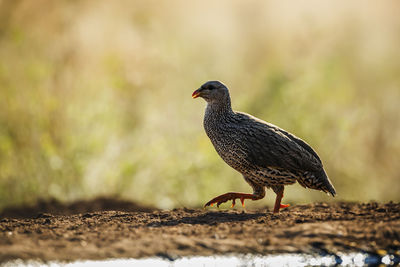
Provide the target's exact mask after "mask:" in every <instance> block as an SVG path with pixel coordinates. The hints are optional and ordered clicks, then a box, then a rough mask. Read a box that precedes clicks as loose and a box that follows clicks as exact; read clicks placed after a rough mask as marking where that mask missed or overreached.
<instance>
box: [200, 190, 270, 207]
mask: <svg viewBox="0 0 400 267" xmlns="http://www.w3.org/2000/svg"><path fill="white" fill-rule="evenodd" d="M261 198H262V197H261ZM236 199H240V202H242V206H244V200H245V199H251V200H257V199H260V197H259V196H257V195H253V194H245V193H236V192H229V193H225V194H223V195H220V196H217V197H215V198H213V199H211V200H210V201H208V202H207V203H206V204H205V205H204V207H207V206H211V207H212V206H213V205H214V204H217V207H219V205H221V204H222V203H224V202H227V201H228V200H232V208H233V207H234V206H235V200H236Z"/></svg>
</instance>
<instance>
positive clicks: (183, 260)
mask: <svg viewBox="0 0 400 267" xmlns="http://www.w3.org/2000/svg"><path fill="white" fill-rule="evenodd" d="M399 263H400V257H399V256H395V255H385V256H383V257H381V256H378V255H371V254H363V253H348V254H340V255H326V256H320V255H309V254H280V255H269V256H261V255H226V256H210V257H205V256H193V257H180V258H177V259H175V260H168V259H163V258H156V257H154V258H145V259H108V260H82V261H74V262H60V261H50V262H46V263H45V262H40V261H34V260H29V261H23V260H14V261H9V262H6V263H4V264H2V265H1V266H4V267H11V266H27V267H28V266H29V267H30V266H32V267H33V266H35V267H36V266H49V267H55V266H65V267H76V266H155V267H186V266H190V267H197V266H199V267H200V266H201V267H203V266H233V267H234V266H236V267H244V266H254V267H264V266H334V265H341V266H366V265H368V266H375V265H380V264H385V265H396V264H399Z"/></svg>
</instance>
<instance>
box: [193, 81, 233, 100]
mask: <svg viewBox="0 0 400 267" xmlns="http://www.w3.org/2000/svg"><path fill="white" fill-rule="evenodd" d="M192 97H193V98H197V97H202V98H203V99H204V100H205V101H207V102H209V103H212V102H216V103H218V102H225V101H229V91H228V88H227V87H226V86H225V85H224V84H223V83H221V82H220V81H208V82H206V83H205V84H203V85H202V86H201V87H200V88H199V89H197V90H196V91H194V92H193V94H192Z"/></svg>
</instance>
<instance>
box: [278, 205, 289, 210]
mask: <svg viewBox="0 0 400 267" xmlns="http://www.w3.org/2000/svg"><path fill="white" fill-rule="evenodd" d="M287 207H290V204H280V207H279V208H280V209H284V208H287Z"/></svg>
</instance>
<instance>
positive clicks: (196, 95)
mask: <svg viewBox="0 0 400 267" xmlns="http://www.w3.org/2000/svg"><path fill="white" fill-rule="evenodd" d="M199 96H200V89H197V90H196V91H194V92H193V94H192V97H193V98H197V97H199Z"/></svg>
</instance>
